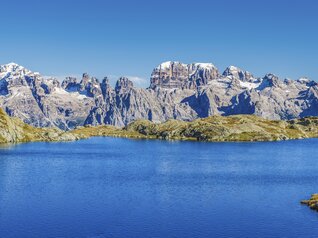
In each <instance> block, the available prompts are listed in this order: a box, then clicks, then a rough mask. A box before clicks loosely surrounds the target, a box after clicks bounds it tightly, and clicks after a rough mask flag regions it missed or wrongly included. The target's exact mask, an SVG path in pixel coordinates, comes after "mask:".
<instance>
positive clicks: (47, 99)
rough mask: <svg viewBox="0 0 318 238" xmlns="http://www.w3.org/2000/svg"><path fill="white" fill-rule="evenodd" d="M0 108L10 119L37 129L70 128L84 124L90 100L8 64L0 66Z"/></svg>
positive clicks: (90, 104)
mask: <svg viewBox="0 0 318 238" xmlns="http://www.w3.org/2000/svg"><path fill="white" fill-rule="evenodd" d="M0 70H1V73H0V80H1V82H2V83H1V89H0V91H1V92H2V93H1V95H0V106H1V107H2V108H3V109H4V110H5V111H6V112H7V114H9V115H10V116H14V117H18V118H20V119H22V120H23V121H24V122H25V123H28V124H31V125H34V126H37V127H54V126H57V127H59V128H61V129H71V128H74V127H75V126H77V125H81V124H83V123H84V121H85V119H86V118H87V116H88V113H89V110H90V108H91V107H92V106H93V105H94V100H93V99H92V98H89V97H87V96H85V95H81V94H79V93H78V92H74V93H69V92H67V91H65V90H64V89H63V88H62V87H61V85H60V83H59V81H57V80H56V79H52V78H49V79H45V78H43V77H42V76H41V75H39V74H38V73H34V72H31V71H29V70H27V69H25V68H23V67H22V66H19V65H17V64H14V63H11V64H7V65H3V66H1V67H0Z"/></svg>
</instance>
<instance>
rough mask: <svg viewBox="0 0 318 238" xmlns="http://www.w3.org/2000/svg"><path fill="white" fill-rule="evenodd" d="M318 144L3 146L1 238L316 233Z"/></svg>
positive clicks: (112, 141)
mask: <svg viewBox="0 0 318 238" xmlns="http://www.w3.org/2000/svg"><path fill="white" fill-rule="evenodd" d="M316 192H318V140H317V139H310V140H303V141H286V142H266V143H199V142H165V141H157V140H129V139H120V138H92V139H88V140H81V141H77V142H69V143H27V144H18V145H14V146H7V147H6V146H3V147H0V237H1V238H10V237H18V238H28V237H32V238H33V237H76V238H81V237H84V238H90V237H96V238H104V237H107V238H108V237H109V238H142V237H143V238H148V237H160V238H161V237H162V238H170V237H180V238H181V237H182V238H188V237H189V238H190V237H191V238H194V237H195V238H200V237H204V238H205V237H209V238H211V237H240V238H241V237H253V238H255V237H289V238H290V237H297V238H298V237H315V238H316V237H318V213H316V212H313V211H311V210H310V209H308V208H307V207H305V206H301V205H300V204H299V201H300V200H301V199H305V198H308V196H309V195H310V194H311V193H316Z"/></svg>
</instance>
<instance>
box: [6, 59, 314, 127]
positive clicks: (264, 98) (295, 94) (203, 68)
mask: <svg viewBox="0 0 318 238" xmlns="http://www.w3.org/2000/svg"><path fill="white" fill-rule="evenodd" d="M0 107H2V108H3V109H4V110H5V111H6V112H7V113H8V114H9V115H10V116H14V117H18V118H20V119H21V120H23V121H24V122H25V123H28V124H31V125H33V126H37V127H54V126H57V127H59V128H60V129H63V130H69V129H73V128H75V127H77V126H83V125H103V124H110V125H116V126H125V125H127V124H129V123H131V122H133V121H136V120H139V119H147V120H150V121H153V122H164V121H167V120H169V119H176V120H183V121H192V120H195V119H197V118H205V117H209V116H213V115H222V116H229V115H237V114H253V115H257V116H260V117H263V118H265V119H276V120H278V119H284V120H290V119H294V118H302V117H307V116H318V86H317V83H316V82H315V81H310V80H309V79H307V78H301V79H299V80H290V79H285V80H281V79H279V78H278V77H277V76H275V75H274V74H267V75H265V76H264V77H263V78H256V77H255V76H253V74H251V73H249V72H248V71H245V70H242V69H240V68H238V67H235V66H230V67H228V68H227V69H226V70H225V71H224V72H223V74H220V73H219V71H218V69H217V68H216V67H215V66H214V65H213V64H210V63H193V64H183V63H180V62H170V61H169V62H165V63H162V64H160V65H159V66H158V67H156V68H155V69H154V70H153V72H152V75H151V79H150V86H149V88H147V89H145V88H136V87H135V86H134V85H133V83H132V82H131V81H130V80H129V79H128V78H125V77H122V78H120V79H119V80H118V81H117V83H116V85H115V87H112V86H111V85H110V83H109V80H108V79H107V78H106V77H105V78H104V79H103V80H102V81H101V82H100V81H99V80H98V79H96V78H94V77H90V76H89V75H88V74H86V73H85V74H83V77H82V79H81V80H77V79H76V78H74V77H68V78H66V79H65V80H64V81H63V82H62V83H60V82H59V81H58V80H56V79H53V78H44V77H42V76H41V75H40V74H39V73H34V72H31V71H29V70H27V69H25V68H24V67H22V66H19V65H17V64H14V63H11V64H7V65H3V66H1V67H0Z"/></svg>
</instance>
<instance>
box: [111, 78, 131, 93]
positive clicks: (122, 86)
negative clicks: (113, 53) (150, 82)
mask: <svg viewBox="0 0 318 238" xmlns="http://www.w3.org/2000/svg"><path fill="white" fill-rule="evenodd" d="M133 87H134V84H133V82H132V81H130V80H129V79H128V78H127V77H121V78H120V79H119V80H117V82H116V86H115V91H116V93H126V92H128V91H129V90H130V89H131V88H133Z"/></svg>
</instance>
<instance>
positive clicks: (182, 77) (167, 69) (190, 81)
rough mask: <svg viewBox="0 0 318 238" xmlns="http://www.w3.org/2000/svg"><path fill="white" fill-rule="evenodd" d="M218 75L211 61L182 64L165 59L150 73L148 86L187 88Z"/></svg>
mask: <svg viewBox="0 0 318 238" xmlns="http://www.w3.org/2000/svg"><path fill="white" fill-rule="evenodd" d="M218 76H219V72H218V69H217V68H216V67H215V66H214V65H213V64H211V63H193V64H183V63H180V62H173V61H167V62H164V63H162V64H160V65H159V66H157V67H156V68H155V69H154V70H153V72H152V74H151V82H150V88H152V89H156V88H167V89H172V88H180V89H184V88H189V89H195V88H196V87H197V86H201V85H205V84H207V83H208V82H209V81H211V80H213V79H216V78H217V77H218Z"/></svg>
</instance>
